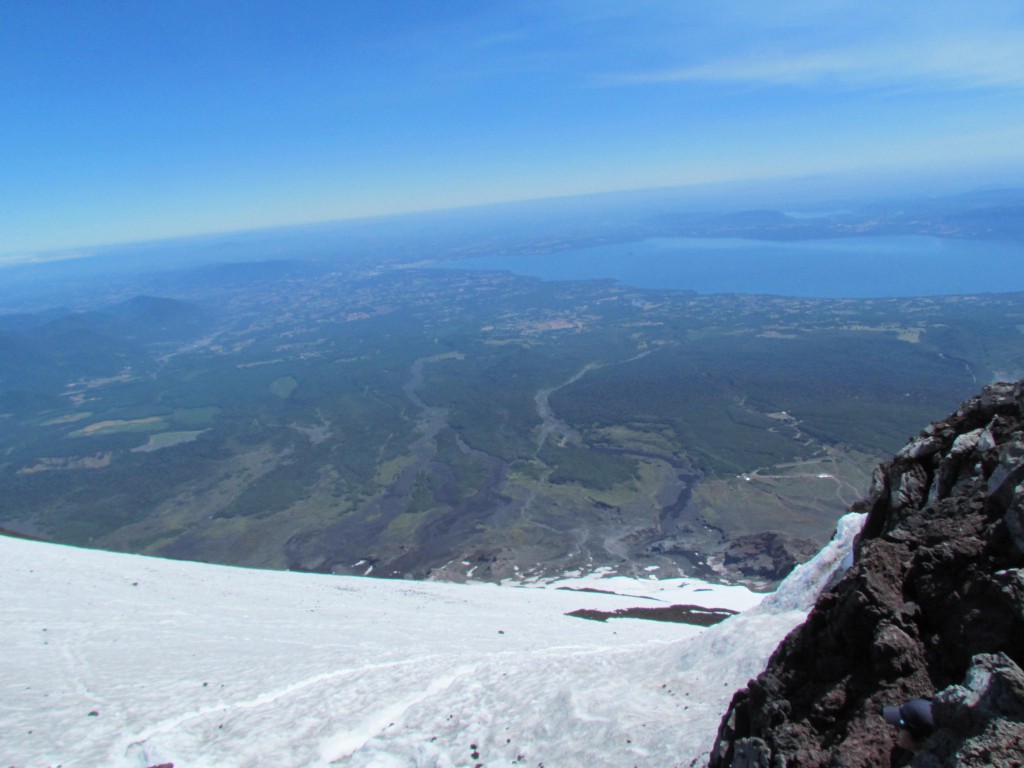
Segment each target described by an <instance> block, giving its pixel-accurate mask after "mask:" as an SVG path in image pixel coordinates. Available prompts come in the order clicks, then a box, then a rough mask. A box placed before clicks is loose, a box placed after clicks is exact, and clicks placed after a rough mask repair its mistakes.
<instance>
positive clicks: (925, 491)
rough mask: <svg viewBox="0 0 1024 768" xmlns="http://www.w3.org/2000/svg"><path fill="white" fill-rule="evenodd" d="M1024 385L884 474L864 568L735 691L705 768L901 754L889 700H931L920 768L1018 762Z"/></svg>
mask: <svg viewBox="0 0 1024 768" xmlns="http://www.w3.org/2000/svg"><path fill="white" fill-rule="evenodd" d="M1022 481H1024V382H1018V383H1017V384H998V385H992V386H991V387H987V388H986V389H985V390H984V392H983V393H982V394H981V395H980V396H979V397H975V398H973V399H971V400H969V401H967V402H965V403H964V404H963V405H962V406H961V407H960V408H959V410H957V411H956V412H955V413H954V414H952V415H950V416H949V417H948V418H947V419H945V420H943V421H940V422H936V423H934V424H932V425H931V426H930V427H928V428H927V429H926V430H924V431H923V432H922V433H921V434H920V435H919V436H918V437H916V438H915V439H913V440H911V442H910V443H908V444H907V446H906V447H905V448H904V449H903V450H902V451H900V452H899V454H897V456H896V457H895V458H894V459H893V460H892V461H890V462H888V463H887V464H884V465H882V466H881V467H880V468H879V469H878V470H877V471H876V473H875V476H874V482H873V487H872V491H871V495H870V497H869V498H868V500H867V501H866V502H865V503H864V504H863V505H862V506H863V507H864V508H865V509H866V510H867V512H868V518H867V521H866V523H865V525H864V529H863V531H862V534H861V537H860V539H859V541H858V542H857V545H856V547H855V549H854V565H853V567H852V568H851V569H850V570H849V571H848V572H847V573H846V575H845V577H844V578H843V579H842V580H841V581H840V582H839V583H838V584H837V585H836V586H835V587H834V588H832V589H831V590H828V591H826V592H824V593H823V594H822V595H821V596H820V597H819V598H818V601H817V604H816V606H815V608H814V610H813V611H812V612H811V614H810V615H809V617H808V618H807V621H806V622H805V623H804V624H803V625H801V626H800V627H799V628H797V629H796V630H795V631H794V632H793V633H792V634H790V635H789V637H787V638H786V640H785V641H784V642H783V643H782V644H781V645H780V646H779V648H778V650H777V651H776V652H775V654H774V655H773V656H772V658H771V661H770V662H769V664H768V668H767V669H766V670H765V672H764V673H763V674H761V675H760V676H759V677H758V678H757V679H756V680H753V681H751V682H750V684H749V686H748V687H747V688H745V689H744V690H742V691H740V692H739V693H737V694H736V696H735V697H734V698H733V701H732V704H731V706H730V709H729V712H728V713H727V715H726V716H725V718H724V719H723V721H722V725H721V729H720V731H719V737H718V742H717V744H716V745H715V749H714V753H713V755H712V758H711V762H710V765H711V768H727V767H728V768H769V766H777V765H785V766H787V768H825V766H846V767H847V768H869V766H881V765H890V764H900V765H902V764H906V763H905V762H903V761H905V760H907V759H908V758H909V757H910V755H909V754H908V753H906V752H904V751H903V750H901V749H899V748H897V747H896V746H895V737H896V732H895V729H894V728H893V727H891V726H889V725H888V724H887V723H886V722H885V721H884V720H883V719H882V717H881V715H880V712H881V708H882V707H883V706H888V705H899V704H901V703H903V702H905V701H907V700H909V699H912V698H918V697H924V698H932V697H933V696H934V697H935V700H934V703H933V715H934V718H935V723H936V727H937V730H936V732H935V734H934V735H933V736H932V738H931V739H930V740H929V741H928V743H927V745H926V748H925V750H924V751H923V752H922V753H920V754H918V756H917V757H916V758H915V759H914V761H913V763H912V765H914V766H929V768H930V767H932V766H936V767H937V766H970V767H971V768H975V767H976V768H982V766H1011V765H1015V766H1019V765H1022V764H1024V672H1022V671H1021V667H1022V666H1024V644H1022V642H1021V638H1022V637H1024V484H1022Z"/></svg>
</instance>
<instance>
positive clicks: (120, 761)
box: [0, 516, 859, 768]
mask: <svg viewBox="0 0 1024 768" xmlns="http://www.w3.org/2000/svg"><path fill="white" fill-rule="evenodd" d="M844 521H846V522H845V525H844V526H843V528H844V529H845V530H841V535H840V537H839V538H840V539H841V543H833V545H830V547H829V548H826V550H824V551H823V553H822V554H821V555H819V556H818V557H817V558H815V560H814V561H812V562H811V563H809V564H807V565H805V566H802V567H801V568H800V569H798V570H797V571H796V572H794V575H793V576H791V577H790V579H789V580H788V581H787V583H786V584H784V585H783V587H781V588H780V591H779V593H777V595H773V596H771V597H770V598H769V599H767V600H765V601H764V605H762V606H760V607H756V608H755V607H754V606H756V605H757V604H758V602H760V598H761V596H759V595H755V594H752V593H750V592H748V591H747V590H745V589H743V588H741V587H723V586H715V585H709V584H703V583H701V582H697V581H692V580H686V581H683V580H679V579H675V580H670V581H654V580H628V579H622V578H621V577H619V578H615V579H599V576H600V574H598V575H597V576H592V577H590V578H589V579H587V578H576V579H571V580H566V581H565V582H564V583H561V584H560V583H557V582H549V583H544V584H534V585H529V586H512V585H507V584H506V585H502V586H496V585H490V584H468V585H458V584H446V583H436V582H409V581H384V580H375V579H363V578H353V577H341V576H316V575H307V574H293V573H282V572H273V571H254V570H245V569H239V568H228V567H223V566H212V565H203V564H196V563H185V562H178V561H170V560H158V559H153V558H145V557H139V556H133V555H122V554H113V553H107V552H98V551H92V550H80V549H74V548H70V547H61V546H57V545H51V544H42V543H38V542H30V541H23V540H18V539H10V538H4V537H0V599H2V603H0V604H2V606H3V624H4V631H3V633H2V636H0V693H2V695H0V763H2V765H3V766H5V768H6V766H17V768H35V767H36V766H57V765H61V766H64V768H71V767H72V766H83V767H89V768H92V767H93V766H110V767H111V768H121V767H122V766H123V767H126V768H127V767H128V766H131V767H133V768H134V767H136V766H138V767H140V768H145V767H146V766H152V765H157V764H161V763H174V765H175V766H176V767H177V768H206V767H208V768H215V767H216V768H231V767H232V766H239V767H242V766H244V767H245V768H259V767H261V766H265V767H266V768H288V767H289V766H295V767H296V768H297V767H299V766H302V767H306V766H311V767H315V766H328V765H344V766H354V767H356V766H358V767H362V768H370V767H371V766H372V767H373V768H392V766H395V767H398V766H422V767H427V766H433V767H436V768H441V767H451V766H477V765H487V766H494V767H499V766H519V765H529V766H538V765H544V766H547V767H548V768H572V767H573V766H587V767H588V768H596V767H599V766H632V765H637V766H641V765H643V766H658V767H659V768H664V767H665V766H671V765H679V766H683V765H689V764H690V763H691V761H693V760H694V759H696V758H698V757H700V756H701V755H702V754H704V753H705V751H706V750H707V749H708V748H709V747H710V745H711V742H712V741H713V739H714V734H715V731H716V729H717V726H718V720H719V718H720V717H721V714H722V712H723V711H724V710H725V707H726V704H727V702H728V700H729V698H730V697H731V695H732V693H733V691H734V690H735V688H737V687H739V686H741V685H743V684H744V683H745V682H746V681H747V679H748V678H749V677H751V676H753V675H754V674H756V673H757V672H758V671H759V670H760V669H761V668H762V667H763V665H764V663H765V661H766V659H767V656H768V655H769V654H770V652H771V651H772V650H773V649H774V647H775V645H776V644H777V643H778V642H779V640H780V639H781V638H782V637H783V636H784V635H785V633H786V632H788V631H789V629H790V628H792V627H793V626H794V625H795V624H797V623H798V622H799V621H801V620H802V619H803V616H804V615H805V612H806V610H807V608H808V607H809V605H810V603H809V600H811V599H813V595H814V594H816V593H817V590H818V588H819V586H820V584H821V583H822V580H823V579H825V578H827V574H828V573H829V572H830V571H831V570H832V569H834V567H835V565H836V563H837V562H838V561H839V560H841V559H842V557H843V555H844V552H846V551H848V550H849V544H850V541H851V540H852V537H853V535H854V533H855V532H856V530H857V529H858V527H859V520H858V519H856V518H855V516H850V517H849V518H844ZM851 521H852V522H851ZM559 586H571V587H572V588H573V589H574V590H578V589H579V588H581V587H589V588H596V589H602V590H609V589H610V590H614V591H617V592H621V593H627V592H628V593H629V596H625V594H621V595H614V594H603V593H597V592H590V591H586V592H582V591H568V590H566V589H558V588H557V587H559ZM787 590H788V592H787ZM787 594H788V595H789V597H786V595H787ZM673 603H688V604H695V605H703V606H706V607H728V608H733V609H735V610H745V612H744V613H743V614H741V615H739V616H736V617H733V618H731V619H729V620H728V621H726V622H723V623H722V624H719V625H717V626H715V627H712V628H710V629H707V630H702V629H700V628H697V627H691V626H686V625H680V624H668V623H663V622H654V621H642V620H636V619H614V620H611V621H608V622H607V623H600V622H595V621H587V620H584V619H578V618H573V617H569V616H566V615H564V614H566V613H567V612H569V611H571V610H575V609H578V608H596V609H600V610H606V611H611V610H615V609H617V608H625V607H632V606H646V607H651V606H658V605H670V604H673Z"/></svg>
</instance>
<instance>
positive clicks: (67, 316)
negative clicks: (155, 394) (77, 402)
mask: <svg viewBox="0 0 1024 768" xmlns="http://www.w3.org/2000/svg"><path fill="white" fill-rule="evenodd" d="M211 321H212V318H211V316H210V314H209V313H208V312H207V311H205V310H203V309H201V308H200V307H198V306H196V305H194V304H191V303H188V302H183V301H177V300H175V299H166V298H157V297H152V296H139V297H136V298H133V299H130V300H128V301H125V302H122V303H119V304H115V305H113V306H110V307H107V308H104V309H101V310H94V311H88V312H65V313H63V314H57V315H56V316H54V313H52V312H47V313H41V314H39V315H32V314H21V315H12V316H8V317H5V318H3V319H2V321H0V395H2V394H5V393H9V392H11V391H17V390H26V391H29V392H32V393H34V394H46V393H54V392H56V391H59V390H60V389H61V388H63V387H64V386H65V385H66V384H67V383H68V382H70V381H74V380H77V379H81V378H83V377H109V376H116V375H118V374H119V373H120V372H121V371H122V370H123V369H124V368H125V366H130V365H136V366H139V365H144V364H145V363H146V362H147V361H148V360H149V359H150V357H151V355H149V354H148V353H147V351H146V345H149V344H166V343H176V342H182V341H186V340H188V339H192V338H195V337H197V336H198V335H200V334H202V333H203V332H204V330H206V329H207V328H209V326H210V323H211Z"/></svg>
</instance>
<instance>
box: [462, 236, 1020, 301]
mask: <svg viewBox="0 0 1024 768" xmlns="http://www.w3.org/2000/svg"><path fill="white" fill-rule="evenodd" d="M447 266H449V267H450V268H453V269H467V268H468V269H487V270H509V271H511V272H514V273H516V274H519V275H527V276H531V277H539V278H542V279H544V280H588V279H601V278H605V279H607V278H611V279H614V280H618V281H619V282H621V283H625V284H627V285H632V286H635V287H638V288H670V289H679V290H687V289H688V290H694V291H697V292H699V293H760V294H775V295H780V296H806V297H821V298H868V297H885V296H939V295H948V294H962V293H989V292H1004V291H1024V243H1017V242H1000V241H991V240H947V239H943V238H937V237H924V236H907V237H854V238H844V239H835V240H804V241H800V242H785V243H780V242H768V241H763V240H740V239H705V238H659V239H652V240H643V241H639V242H633V243H616V244H614V245H601V246H594V247H590V248H580V249H577V250H570V251H562V252H560V253H552V254H544V255H540V256H534V255H530V256H502V257H497V256H484V257H479V258H474V259H466V260H463V261H458V262H453V263H451V264H449V265H447Z"/></svg>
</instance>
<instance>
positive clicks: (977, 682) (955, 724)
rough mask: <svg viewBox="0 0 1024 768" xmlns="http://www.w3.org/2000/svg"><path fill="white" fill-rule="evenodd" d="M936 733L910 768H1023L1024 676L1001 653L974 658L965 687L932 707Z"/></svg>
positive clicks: (942, 694) (951, 690) (941, 697)
mask: <svg viewBox="0 0 1024 768" xmlns="http://www.w3.org/2000/svg"><path fill="white" fill-rule="evenodd" d="M932 712H933V716H934V718H935V726H936V730H935V733H934V734H932V737H931V738H930V739H929V740H928V743H927V745H926V748H925V750H924V751H923V752H921V753H920V754H919V755H917V757H915V758H914V760H913V761H912V762H911V765H912V766H914V768H945V767H946V766H954V765H955V766H963V767H964V768H983V767H984V768H987V767H988V766H994V765H1005V766H1011V765H1015V766H1019V765H1024V672H1022V671H1021V669H1020V667H1018V666H1017V665H1016V664H1014V662H1013V661H1012V660H1011V659H1010V658H1009V657H1008V656H1006V655H1005V654H1002V653H998V654H981V655H978V656H975V657H974V659H973V660H972V662H971V666H970V669H968V671H967V677H966V679H965V680H964V683H963V685H953V686H950V687H949V688H946V689H945V690H943V691H941V692H939V694H938V695H937V696H936V697H935V700H934V702H933V704H932Z"/></svg>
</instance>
